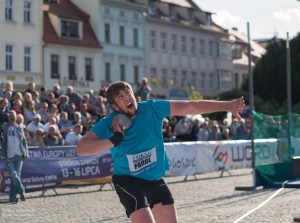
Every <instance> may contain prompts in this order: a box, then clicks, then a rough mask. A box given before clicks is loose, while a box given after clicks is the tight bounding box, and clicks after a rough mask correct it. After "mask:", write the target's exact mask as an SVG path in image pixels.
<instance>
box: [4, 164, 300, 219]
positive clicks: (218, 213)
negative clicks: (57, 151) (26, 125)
mask: <svg viewBox="0 0 300 223" xmlns="http://www.w3.org/2000/svg"><path fill="white" fill-rule="evenodd" d="M230 173H231V176H229V174H228V173H224V174H223V177H220V173H219V172H218V173H217V172H216V173H209V174H201V175H197V176H196V179H194V177H193V176H189V177H188V179H187V180H186V181H184V177H168V178H166V181H167V182H168V183H169V187H170V189H171V191H172V193H173V195H174V197H175V201H176V205H177V211H178V216H179V222H182V223H190V222H197V223H200V222H201V223H205V222H207V223H212V222H218V223H222V222H224V223H227V222H234V221H236V220H237V219H239V218H240V217H242V216H244V215H245V214H246V213H248V212H249V211H251V210H253V209H255V208H257V210H255V211H253V212H252V213H251V214H249V215H247V216H246V217H245V218H243V219H241V220H240V221H239V222H242V223H250V222H251V223H253V222H256V223H260V222H261V223H265V222H270V223H271V222H272V223H274V222H278V223H284V222H292V221H293V217H294V216H300V205H299V198H300V191H299V190H298V189H295V188H285V189H283V190H281V191H279V189H276V188H275V189H262V188H256V190H250V191H249V190H248V191H247V190H235V188H236V187H249V186H252V174H251V169H242V170H231V171H230ZM99 188H100V187H99V186H86V187H80V188H68V189H67V188H58V189H56V191H57V193H58V195H56V194H55V192H54V191H53V190H48V191H47V192H46V193H45V194H44V196H41V192H34V193H28V194H27V195H26V196H27V200H26V202H21V201H19V202H18V203H17V204H11V203H9V202H8V198H7V196H0V222H1V223H2V222H11V223H18V222H22V223H23V222H24V223H25V222H26V223H28V222H30V223H41V222H45V223H48V222H51V223H54V222H55V223H56V222H61V223H70V222H74V223H75V222H76V223H79V222H80V223H96V222H104V223H108V222H112V223H120V222H125V223H126V222H129V220H128V218H127V217H126V215H125V212H124V210H123V207H122V206H121V204H120V203H119V200H118V198H117V196H116V194H115V191H114V190H113V189H112V188H111V187H110V185H105V186H104V188H103V190H102V191H99ZM275 193H278V194H277V196H274V197H273V198H272V199H270V200H269V202H267V203H266V204H265V205H263V206H262V207H260V208H258V207H259V205H260V204H262V203H263V202H264V201H266V200H267V199H269V198H270V197H271V196H272V195H274V194H275Z"/></svg>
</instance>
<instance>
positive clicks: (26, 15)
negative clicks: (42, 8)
mask: <svg viewBox="0 0 300 223" xmlns="http://www.w3.org/2000/svg"><path fill="white" fill-rule="evenodd" d="M24 23H31V2H30V1H25V2H24Z"/></svg>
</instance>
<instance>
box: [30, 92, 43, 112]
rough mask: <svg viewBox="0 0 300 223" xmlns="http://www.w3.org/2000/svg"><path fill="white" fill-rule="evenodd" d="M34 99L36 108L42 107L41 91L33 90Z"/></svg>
mask: <svg viewBox="0 0 300 223" xmlns="http://www.w3.org/2000/svg"><path fill="white" fill-rule="evenodd" d="M32 100H33V101H34V106H35V110H38V109H40V106H41V104H40V93H39V92H38V91H36V90H34V91H33V92H32Z"/></svg>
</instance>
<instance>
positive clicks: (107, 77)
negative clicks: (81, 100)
mask: <svg viewBox="0 0 300 223" xmlns="http://www.w3.org/2000/svg"><path fill="white" fill-rule="evenodd" d="M105 81H106V82H108V83H109V82H111V79H110V63H105Z"/></svg>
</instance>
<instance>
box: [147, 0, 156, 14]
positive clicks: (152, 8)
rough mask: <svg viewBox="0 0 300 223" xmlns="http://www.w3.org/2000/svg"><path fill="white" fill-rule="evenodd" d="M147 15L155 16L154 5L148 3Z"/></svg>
mask: <svg viewBox="0 0 300 223" xmlns="http://www.w3.org/2000/svg"><path fill="white" fill-rule="evenodd" d="M148 13H149V14H150V15H155V14H156V7H155V3H154V2H152V1H150V2H149V4H148Z"/></svg>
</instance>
